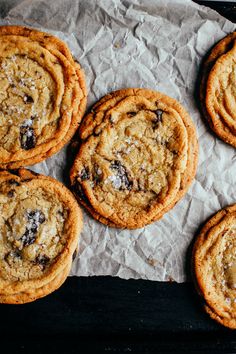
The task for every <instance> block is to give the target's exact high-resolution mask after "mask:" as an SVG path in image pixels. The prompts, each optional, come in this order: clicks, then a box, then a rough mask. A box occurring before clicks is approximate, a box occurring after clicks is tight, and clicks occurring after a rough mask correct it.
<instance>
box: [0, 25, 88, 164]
mask: <svg viewBox="0 0 236 354" xmlns="http://www.w3.org/2000/svg"><path fill="white" fill-rule="evenodd" d="M0 39H1V46H0V58H1V68H2V70H1V71H0V76H1V78H2V80H1V84H0V103H1V102H2V103H1V111H0V122H1V123H2V124H1V128H0V137H2V139H1V141H2V146H1V145H0V166H1V167H2V168H17V167H20V166H23V165H27V164H33V163H36V162H39V161H41V160H43V159H44V158H47V157H49V156H51V155H52V154H54V153H56V152H57V151H59V150H60V149H61V148H62V147H63V146H64V145H65V144H66V143H67V142H68V141H69V140H70V139H71V137H72V136H73V134H74V133H75V131H76V129H77V128H78V124H79V123H80V120H81V118H82V115H83V114H84V111H85V105H86V96H87V93H86V88H85V80H84V75H83V72H82V70H81V68H80V66H79V64H78V63H75V62H74V60H73V58H72V56H71V54H70V51H69V49H68V47H67V46H66V45H65V44H64V43H63V42H62V41H61V40H59V39H58V38H55V37H53V36H51V35H49V34H47V33H43V32H39V31H36V30H33V29H28V28H25V27H19V26H3V27H0ZM1 99H2V101H1ZM1 133H2V134H1Z"/></svg>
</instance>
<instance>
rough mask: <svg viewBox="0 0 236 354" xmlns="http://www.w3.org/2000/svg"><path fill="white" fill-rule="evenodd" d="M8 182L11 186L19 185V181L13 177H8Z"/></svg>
mask: <svg viewBox="0 0 236 354" xmlns="http://www.w3.org/2000/svg"><path fill="white" fill-rule="evenodd" d="M8 183H9V184H10V185H11V186H19V185H20V183H19V182H17V181H16V180H15V179H9V181H8Z"/></svg>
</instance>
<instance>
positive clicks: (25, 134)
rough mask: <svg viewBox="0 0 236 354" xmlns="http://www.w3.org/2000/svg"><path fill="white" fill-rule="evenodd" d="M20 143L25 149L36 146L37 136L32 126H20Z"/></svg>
mask: <svg viewBox="0 0 236 354" xmlns="http://www.w3.org/2000/svg"><path fill="white" fill-rule="evenodd" d="M20 143H21V147H22V149H24V150H30V149H32V148H34V147H35V145H36V137H35V133H34V129H33V128H32V127H30V126H27V125H24V126H21V127H20Z"/></svg>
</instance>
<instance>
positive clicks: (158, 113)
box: [152, 109, 163, 129]
mask: <svg viewBox="0 0 236 354" xmlns="http://www.w3.org/2000/svg"><path fill="white" fill-rule="evenodd" d="M154 113H155V115H156V118H155V119H154V120H153V123H152V127H153V129H156V128H157V126H158V124H159V123H162V114H163V111H162V110H161V109H157V110H156V111H154Z"/></svg>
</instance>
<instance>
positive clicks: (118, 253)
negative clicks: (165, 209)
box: [1, 0, 236, 282]
mask: <svg viewBox="0 0 236 354" xmlns="http://www.w3.org/2000/svg"><path fill="white" fill-rule="evenodd" d="M6 20H7V22H8V23H10V24H13V23H18V24H26V25H30V26H34V27H39V28H41V29H47V30H49V31H50V32H52V33H54V34H56V35H58V36H59V37H61V38H62V39H64V40H65V41H66V42H67V43H68V45H69V46H70V48H71V50H72V52H73V54H74V55H75V56H76V58H77V59H78V60H79V62H80V63H81V65H82V67H83V68H84V70H85V73H86V78H87V86H88V92H89V96H88V107H89V106H90V105H91V104H93V103H94V102H95V101H96V100H98V99H99V98H100V97H101V96H103V95H105V94H107V93H108V92H109V91H112V90H116V89H119V88H123V87H147V88H152V89H156V90H159V91H162V92H163V93H166V94H168V95H170V96H172V97H174V98H176V99H177V100H179V101H180V102H181V103H182V104H183V105H184V106H185V107H186V109H187V110H188V111H189V113H190V115H191V117H192V119H193V120H194V122H195V124H196V127H197V131H198V136H199V144H200V156H199V166H198V172H197V175H196V179H195V181H194V183H193V185H192V187H191V188H190V190H189V192H188V193H187V194H186V196H185V197H184V198H183V199H182V200H181V201H180V202H179V203H178V204H177V205H176V206H175V207H174V209H172V210H171V211H170V212H169V213H168V214H166V215H165V216H164V217H163V219H162V220H161V221H158V222H156V223H154V224H152V225H150V226H148V227H145V228H143V229H139V230H135V231H127V230H126V231H124V230H122V231H121V230H115V229H112V228H108V227H106V226H104V225H102V224H100V223H98V222H96V221H94V220H93V219H92V217H90V216H89V215H88V214H87V213H86V212H84V228H83V232H82V235H81V238H80V241H79V246H80V251H79V254H78V256H77V258H76V259H75V261H74V263H73V267H72V270H71V275H77V276H91V275H112V276H119V277H121V278H125V279H128V278H135V279H137V278H143V279H150V280H160V281H168V280H175V281H177V282H183V281H185V280H186V274H187V272H186V269H188V268H189V267H190V264H189V263H188V262H187V263H186V259H187V258H186V255H187V253H188V249H189V246H190V244H191V242H192V240H193V239H194V236H195V235H196V231H197V230H198V229H199V227H200V226H201V225H202V224H203V223H204V222H205V221H206V219H207V218H208V217H210V216H211V215H212V214H213V213H215V212H216V211H217V210H219V209H221V208H222V207H224V206H226V205H228V204H231V203H233V202H235V201H236V195H235V192H234V190H235V184H236V176H235V170H236V154H235V149H234V148H233V147H230V146H228V145H226V144H225V143H223V142H222V141H221V140H220V139H217V138H215V136H214V135H213V133H212V132H211V131H209V130H208V128H207V125H206V124H205V122H204V119H203V118H202V117H201V115H200V113H199V110H198V107H197V105H196V102H195V99H194V88H195V84H196V79H197V75H198V73H199V68H200V63H201V60H202V58H203V56H204V55H205V54H206V52H207V51H208V49H209V48H210V47H211V46H212V45H213V44H214V43H216V42H217V41H218V40H219V39H221V38H223V37H224V36H225V35H226V34H227V33H229V32H231V31H233V30H234V25H233V24H232V23H231V22H230V21H227V20H226V19H224V18H223V17H221V16H220V15H219V14H217V13H216V12H215V11H213V10H210V9H208V8H205V7H203V6H201V7H200V6H199V5H197V4H195V3H193V2H191V1H190V0H169V1H168V0H159V1H158V0H146V1H141V0H140V1H136V0H132V1H127V0H113V1H110V0H100V1H98V0H97V1H94V0H80V1H77V0H74V1H72V0H68V1H65V0H59V1H55V0H34V1H30V0H25V1H21V2H19V3H18V5H16V6H14V7H13V8H12V10H11V11H10V12H9V14H8V17H7V18H6V19H5V21H4V22H3V21H2V22H1V23H5V22H6ZM52 30H54V31H61V32H53V31H52ZM67 158H70V156H68V157H67ZM32 169H33V170H35V171H37V172H41V173H43V174H46V175H51V176H52V177H55V178H57V179H59V180H61V181H64V182H65V178H66V176H67V175H68V168H67V163H66V148H64V149H63V150H62V151H61V152H59V153H58V154H57V155H55V156H53V157H51V158H49V159H47V160H46V161H44V162H43V163H40V164H37V165H35V166H33V167H32Z"/></svg>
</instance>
